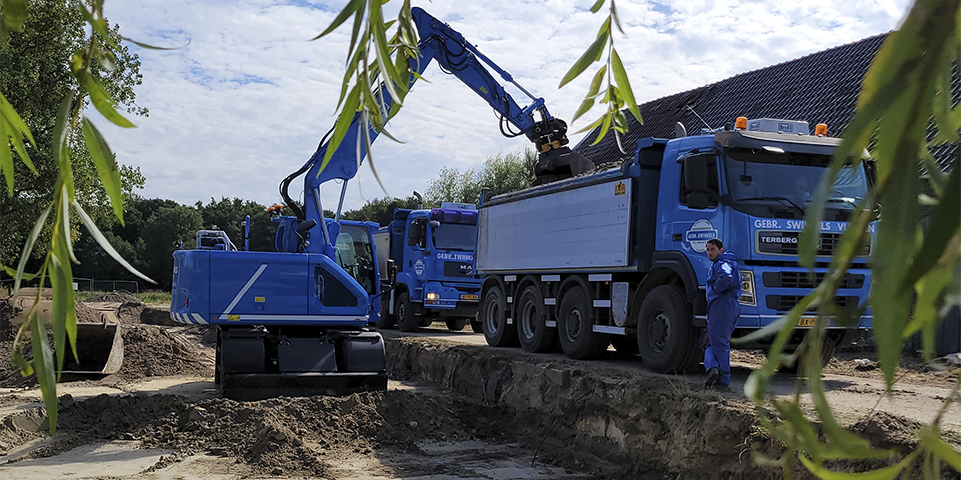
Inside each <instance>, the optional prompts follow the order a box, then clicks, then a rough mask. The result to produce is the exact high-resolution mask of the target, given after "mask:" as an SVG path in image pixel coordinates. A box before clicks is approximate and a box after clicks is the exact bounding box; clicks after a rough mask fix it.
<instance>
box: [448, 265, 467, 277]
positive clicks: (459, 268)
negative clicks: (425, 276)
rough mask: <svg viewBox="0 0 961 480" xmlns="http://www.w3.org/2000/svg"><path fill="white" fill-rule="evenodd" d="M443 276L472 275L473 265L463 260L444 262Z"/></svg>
mask: <svg viewBox="0 0 961 480" xmlns="http://www.w3.org/2000/svg"><path fill="white" fill-rule="evenodd" d="M444 276H445V277H473V276H474V266H473V264H471V263H465V262H444Z"/></svg>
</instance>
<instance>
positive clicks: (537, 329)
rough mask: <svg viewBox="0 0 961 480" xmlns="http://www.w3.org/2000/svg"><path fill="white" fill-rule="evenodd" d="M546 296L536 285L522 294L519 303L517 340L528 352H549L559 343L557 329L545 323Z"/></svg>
mask: <svg viewBox="0 0 961 480" xmlns="http://www.w3.org/2000/svg"><path fill="white" fill-rule="evenodd" d="M545 310H546V309H545V308H544V296H543V295H541V292H540V290H538V289H537V287H536V286H534V285H529V286H528V287H527V288H525V289H524V291H523V292H522V293H521V296H520V300H519V301H518V302H517V318H516V320H517V340H518V341H519V342H520V344H521V348H523V349H524V350H525V351H528V352H547V351H550V350H551V349H552V348H554V344H555V343H557V329H556V328H548V327H547V326H546V325H545V324H544V322H545V321H546V319H547V312H546V311H545Z"/></svg>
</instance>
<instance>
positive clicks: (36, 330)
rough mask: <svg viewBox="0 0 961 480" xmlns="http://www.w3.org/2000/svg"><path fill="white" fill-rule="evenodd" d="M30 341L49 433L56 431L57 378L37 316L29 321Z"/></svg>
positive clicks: (45, 334)
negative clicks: (45, 408) (45, 409)
mask: <svg viewBox="0 0 961 480" xmlns="http://www.w3.org/2000/svg"><path fill="white" fill-rule="evenodd" d="M30 326H31V335H30V341H31V343H32V345H33V369H34V370H35V371H36V372H37V383H39V384H40V391H41V392H42V393H43V403H44V405H45V406H46V407H47V420H48V423H49V425H50V435H53V434H55V433H57V379H56V372H55V371H54V363H53V362H54V360H53V352H52V351H51V350H50V337H48V336H47V330H46V329H45V328H44V326H43V321H41V320H40V318H39V317H38V316H34V317H33V321H32V322H30Z"/></svg>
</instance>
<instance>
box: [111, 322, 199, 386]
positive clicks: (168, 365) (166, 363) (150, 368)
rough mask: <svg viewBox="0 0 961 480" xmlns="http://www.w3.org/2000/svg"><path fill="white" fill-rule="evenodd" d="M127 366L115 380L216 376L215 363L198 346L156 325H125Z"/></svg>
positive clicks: (125, 362) (124, 360)
mask: <svg viewBox="0 0 961 480" xmlns="http://www.w3.org/2000/svg"><path fill="white" fill-rule="evenodd" d="M123 343H124V350H123V367H121V368H120V371H119V372H117V373H116V374H115V375H112V376H111V377H119V378H115V379H123V380H137V379H140V378H144V377H160V376H172V375H191V376H198V377H213V373H214V372H213V362H212V361H211V360H210V358H209V357H207V356H206V355H204V354H203V353H202V352H201V351H200V350H199V348H198V347H197V343H196V342H195V343H191V342H189V341H187V340H186V339H184V338H182V337H180V338H178V337H175V336H173V335H171V334H170V333H169V332H168V331H167V330H165V329H163V328H160V327H155V326H152V325H124V327H123Z"/></svg>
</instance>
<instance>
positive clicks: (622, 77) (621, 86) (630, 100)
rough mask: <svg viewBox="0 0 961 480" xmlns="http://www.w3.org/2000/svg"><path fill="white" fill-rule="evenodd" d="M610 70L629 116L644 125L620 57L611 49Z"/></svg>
mask: <svg viewBox="0 0 961 480" xmlns="http://www.w3.org/2000/svg"><path fill="white" fill-rule="evenodd" d="M611 69H612V70H614V79H615V80H617V87H618V90H619V91H620V94H621V97H622V98H623V99H624V103H626V104H627V108H628V110H630V111H631V114H632V115H634V118H635V119H637V121H638V122H639V123H644V119H642V118H641V109H640V108H638V106H637V100H635V99H634V90H632V89H631V82H630V81H629V80H628V79H627V71H626V70H624V64H623V63H621V56H620V55H618V54H617V50H615V49H613V48H612V49H611Z"/></svg>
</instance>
